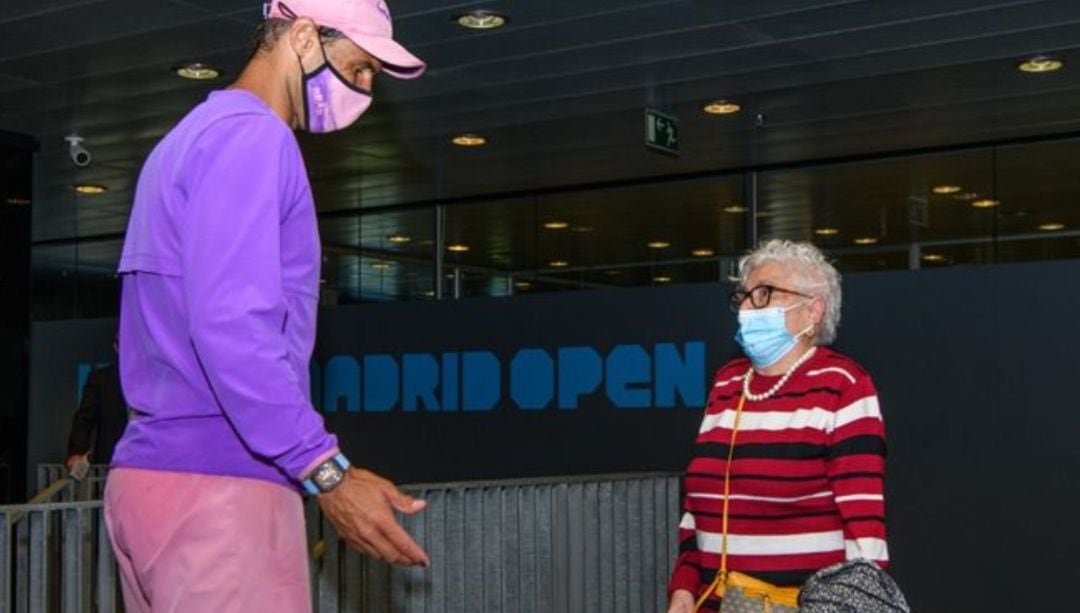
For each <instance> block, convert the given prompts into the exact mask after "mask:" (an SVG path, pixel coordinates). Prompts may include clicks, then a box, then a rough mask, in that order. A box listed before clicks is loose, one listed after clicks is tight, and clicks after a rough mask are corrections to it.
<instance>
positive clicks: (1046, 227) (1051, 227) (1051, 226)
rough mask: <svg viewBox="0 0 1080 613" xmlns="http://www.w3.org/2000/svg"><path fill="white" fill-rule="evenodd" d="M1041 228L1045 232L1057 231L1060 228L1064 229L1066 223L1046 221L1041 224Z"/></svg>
mask: <svg viewBox="0 0 1080 613" xmlns="http://www.w3.org/2000/svg"><path fill="white" fill-rule="evenodd" d="M1039 229H1040V230H1042V231H1043V232H1057V231H1058V230H1064V229H1065V224H1063V223H1057V222H1053V223H1044V224H1042V225H1040V226H1039Z"/></svg>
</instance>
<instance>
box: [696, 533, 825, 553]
mask: <svg viewBox="0 0 1080 613" xmlns="http://www.w3.org/2000/svg"><path fill="white" fill-rule="evenodd" d="M722 543H723V535H722V534H721V533H719V532H705V531H704V530H698V532H697V544H698V549H701V550H702V551H708V552H711V553H719V552H720V548H721V547H722ZM842 549H844V532H843V531H842V530H834V531H830V532H806V533H803V534H773V535H768V536H751V535H746V534H731V533H728V538H727V550H728V553H729V554H732V555H737V556H774V555H791V554H805V553H821V552H828V551H840V550H842Z"/></svg>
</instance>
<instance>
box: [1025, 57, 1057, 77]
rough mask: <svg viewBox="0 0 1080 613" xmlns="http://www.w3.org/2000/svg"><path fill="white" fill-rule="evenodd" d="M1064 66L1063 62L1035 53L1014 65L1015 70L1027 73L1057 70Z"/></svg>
mask: <svg viewBox="0 0 1080 613" xmlns="http://www.w3.org/2000/svg"><path fill="white" fill-rule="evenodd" d="M1064 67H1065V62H1062V61H1061V60H1059V59H1057V58H1054V57H1050V56H1047V55H1037V56H1035V57H1033V58H1030V59H1026V60H1024V61H1022V62H1020V63H1018V64H1017V65H1016V69H1017V70H1019V71H1020V72H1027V73H1040V72H1057V71H1058V70H1061V69H1062V68H1064Z"/></svg>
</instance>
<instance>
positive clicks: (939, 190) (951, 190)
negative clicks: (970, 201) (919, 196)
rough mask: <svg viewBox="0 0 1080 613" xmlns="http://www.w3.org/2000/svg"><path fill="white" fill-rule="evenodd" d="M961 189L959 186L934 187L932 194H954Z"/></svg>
mask: <svg viewBox="0 0 1080 613" xmlns="http://www.w3.org/2000/svg"><path fill="white" fill-rule="evenodd" d="M961 189H963V188H961V187H960V186H959V185H935V186H934V189H933V192H934V193H935V194H955V193H957V192H959V191H960V190H961Z"/></svg>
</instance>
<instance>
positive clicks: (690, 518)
mask: <svg viewBox="0 0 1080 613" xmlns="http://www.w3.org/2000/svg"><path fill="white" fill-rule="evenodd" d="M679 527H680V528H682V529H683V530H694V529H695V528H697V524H696V523H694V514H693V513H683V516H682V521H681V522H679Z"/></svg>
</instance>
